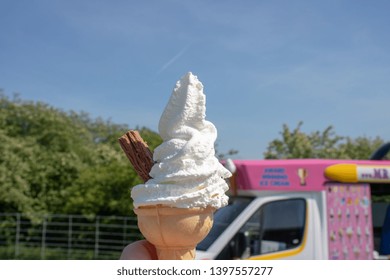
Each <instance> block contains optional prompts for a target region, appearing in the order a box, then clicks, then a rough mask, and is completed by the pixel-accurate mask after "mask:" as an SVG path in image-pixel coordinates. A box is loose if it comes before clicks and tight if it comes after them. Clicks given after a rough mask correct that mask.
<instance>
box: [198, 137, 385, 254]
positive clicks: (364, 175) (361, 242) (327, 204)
mask: <svg viewBox="0 0 390 280" xmlns="http://www.w3.org/2000/svg"><path fill="white" fill-rule="evenodd" d="M386 148H387V150H388V149H390V145H389V144H388V145H387V146H386ZM386 152H387V151H386ZM374 154H375V153H374ZM376 154H377V155H376V156H375V155H374V156H373V160H325V159H324V160H322V159H302V160H254V161H249V160H248V161H247V160H234V161H232V162H230V165H232V167H230V168H231V169H233V170H232V171H234V175H233V177H232V178H231V194H230V203H229V205H228V206H226V207H224V208H221V209H219V210H218V211H217V212H216V213H215V216H214V225H213V228H212V229H211V231H210V233H209V235H208V236H207V237H206V238H205V239H204V240H203V241H202V242H201V243H200V244H199V245H198V246H197V253H196V258H197V259H217V260H218V259H223V260H226V259H251V260H262V259H330V260H346V259H349V260H350V259H358V260H363V259H368V260H370V259H388V256H389V255H390V206H389V205H386V204H385V205H381V207H379V208H378V207H374V206H376V205H375V204H373V203H372V200H371V196H372V194H375V195H388V194H390V161H389V160H382V159H378V154H382V155H383V147H382V150H381V151H379V153H376ZM378 209H379V210H381V209H382V211H377V210H378Z"/></svg>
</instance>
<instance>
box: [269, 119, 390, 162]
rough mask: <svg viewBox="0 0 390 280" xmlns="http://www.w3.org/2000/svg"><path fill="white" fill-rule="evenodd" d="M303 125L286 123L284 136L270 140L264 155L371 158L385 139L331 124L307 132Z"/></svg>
mask: <svg viewBox="0 0 390 280" xmlns="http://www.w3.org/2000/svg"><path fill="white" fill-rule="evenodd" d="M302 125H303V122H299V123H298V125H297V127H296V128H294V129H290V128H289V127H288V126H287V125H286V124H284V125H283V128H282V131H281V132H280V135H281V139H275V140H273V141H271V142H270V143H269V144H268V147H267V150H266V152H265V153H264V158H266V159H293V158H324V159H370V157H371V155H372V154H373V152H375V151H376V150H377V149H378V148H379V147H381V146H382V145H383V144H384V143H385V142H384V141H383V139H381V138H379V137H375V138H369V137H357V138H351V137H344V136H339V135H336V133H335V131H334V128H333V126H328V127H327V128H326V129H325V130H324V131H314V132H311V133H305V132H303V131H302ZM388 156H389V155H387V156H386V157H385V158H388Z"/></svg>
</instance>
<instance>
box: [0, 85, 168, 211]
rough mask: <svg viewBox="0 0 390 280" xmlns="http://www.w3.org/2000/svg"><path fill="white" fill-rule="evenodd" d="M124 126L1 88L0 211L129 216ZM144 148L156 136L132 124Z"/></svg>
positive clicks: (131, 179)
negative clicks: (9, 94)
mask: <svg viewBox="0 0 390 280" xmlns="http://www.w3.org/2000/svg"><path fill="white" fill-rule="evenodd" d="M128 130H129V128H128V127H127V126H126V125H118V124H113V123H111V122H110V121H104V120H102V119H100V118H98V119H91V118H90V117H89V116H88V114H86V113H76V112H63V111H61V110H58V109H55V108H52V107H50V106H48V105H47V104H44V103H41V102H35V103H34V102H28V101H23V100H21V99H20V98H18V97H17V96H14V97H13V98H12V99H10V98H8V97H6V96H5V94H4V93H2V92H0V212H23V213H64V214H86V215H131V214H132V211H131V209H132V205H131V199H130V187H131V186H134V185H136V184H139V183H141V180H140V178H139V177H138V176H137V175H136V173H135V172H134V170H133V169H132V167H131V164H130V162H129V161H128V159H127V157H126V156H125V154H124V153H123V151H122V150H121V148H120V146H119V144H118V138H119V137H120V136H122V135H123V134H124V133H126V132H127V131H128ZM137 130H139V131H140V134H141V136H142V137H143V138H144V140H145V141H146V142H147V143H148V144H149V146H150V147H151V149H152V150H153V149H154V147H156V146H157V145H159V144H160V143H161V138H160V136H159V135H158V134H156V133H155V132H153V131H151V130H149V129H147V128H138V129H137Z"/></svg>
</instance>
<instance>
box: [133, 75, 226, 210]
mask: <svg viewBox="0 0 390 280" xmlns="http://www.w3.org/2000/svg"><path fill="white" fill-rule="evenodd" d="M205 117H206V96H205V95H204V93H203V85H202V83H201V82H200V81H199V80H198V79H197V77H196V76H194V75H193V74H192V73H188V74H186V75H185V76H184V77H183V78H181V79H180V81H178V82H177V84H176V87H175V89H174V90H173V92H172V95H171V97H170V99H169V102H168V104H167V106H166V108H165V110H164V112H163V114H162V116H161V119H160V122H159V127H158V129H159V133H160V136H161V137H162V139H163V143H162V144H161V145H160V146H158V147H157V148H156V149H155V150H154V154H153V159H154V161H155V164H154V165H153V167H152V170H151V171H150V176H151V177H152V179H150V180H148V181H147V182H145V184H141V185H137V186H135V187H134V188H133V189H132V191H131V196H132V198H133V201H134V207H135V208H138V207H141V206H149V205H158V204H161V205H164V206H169V207H175V208H194V207H201V208H206V207H208V206H209V207H213V208H220V207H223V206H225V205H226V204H227V202H228V197H227V196H226V195H225V192H226V191H227V190H228V185H227V183H226V181H225V178H228V177H230V176H231V173H230V172H229V171H228V170H227V169H225V168H224V167H223V165H222V164H221V163H220V162H219V161H218V159H217V158H216V157H215V150H214V142H215V140H216V138H217V130H216V128H215V126H214V125H213V124H212V123H211V122H209V121H207V120H205Z"/></svg>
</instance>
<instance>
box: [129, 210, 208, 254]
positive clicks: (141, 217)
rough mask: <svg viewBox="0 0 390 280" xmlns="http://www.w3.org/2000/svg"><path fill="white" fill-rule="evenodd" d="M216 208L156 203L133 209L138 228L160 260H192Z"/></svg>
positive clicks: (206, 232) (205, 234)
mask: <svg viewBox="0 0 390 280" xmlns="http://www.w3.org/2000/svg"><path fill="white" fill-rule="evenodd" d="M214 211H215V209H214V208H211V207H207V208H174V207H167V206H163V205H153V206H147V207H139V208H137V209H134V212H135V213H136V214H137V216H138V227H139V229H140V231H141V233H142V234H143V235H144V237H145V238H146V239H147V240H148V241H149V242H150V243H152V244H153V245H154V246H155V247H156V251H157V256H158V259H159V260H193V259H195V247H196V245H197V244H198V243H199V242H200V241H202V240H203V239H204V238H205V237H206V236H207V234H208V233H209V231H210V229H211V227H212V225H213V213H214Z"/></svg>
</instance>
